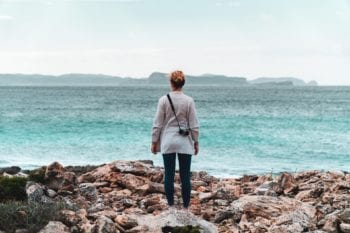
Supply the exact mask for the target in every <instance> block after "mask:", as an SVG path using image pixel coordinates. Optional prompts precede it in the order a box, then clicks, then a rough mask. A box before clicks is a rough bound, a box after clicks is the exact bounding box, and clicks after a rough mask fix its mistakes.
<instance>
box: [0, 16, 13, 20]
mask: <svg viewBox="0 0 350 233" xmlns="http://www.w3.org/2000/svg"><path fill="white" fill-rule="evenodd" d="M13 19H14V17H13V16H10V15H0V20H13Z"/></svg>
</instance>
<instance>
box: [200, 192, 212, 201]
mask: <svg viewBox="0 0 350 233" xmlns="http://www.w3.org/2000/svg"><path fill="white" fill-rule="evenodd" d="M214 196H215V193H212V192H210V193H199V195H198V197H199V200H200V201H201V202H206V201H208V200H210V199H212V198H213V197H214Z"/></svg>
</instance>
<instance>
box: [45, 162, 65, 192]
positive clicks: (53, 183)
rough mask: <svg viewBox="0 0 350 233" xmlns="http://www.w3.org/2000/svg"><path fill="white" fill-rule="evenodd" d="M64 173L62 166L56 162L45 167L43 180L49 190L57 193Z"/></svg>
mask: <svg viewBox="0 0 350 233" xmlns="http://www.w3.org/2000/svg"><path fill="white" fill-rule="evenodd" d="M64 171H65V170H64V168H63V166H62V165H61V164H60V163H58V162H53V163H51V164H50V165H49V166H47V168H46V171H45V180H46V182H47V186H48V187H49V188H50V189H53V190H55V191H58V190H59V189H60V188H61V186H62V183H63V173H64Z"/></svg>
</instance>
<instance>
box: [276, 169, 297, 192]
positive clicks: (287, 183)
mask: <svg viewBox="0 0 350 233" xmlns="http://www.w3.org/2000/svg"><path fill="white" fill-rule="evenodd" d="M277 183H278V185H279V187H280V188H281V190H282V192H283V193H284V194H285V195H286V194H295V193H296V192H297V191H298V185H297V184H296V180H295V179H294V177H293V176H292V175H291V174H289V173H287V172H284V173H282V175H281V176H280V177H279V179H278V181H277Z"/></svg>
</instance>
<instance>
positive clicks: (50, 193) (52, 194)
mask: <svg viewBox="0 0 350 233" xmlns="http://www.w3.org/2000/svg"><path fill="white" fill-rule="evenodd" d="M44 191H45V194H46V195H47V196H49V197H51V198H53V197H55V196H57V192H55V190H52V189H45V190H44Z"/></svg>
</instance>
